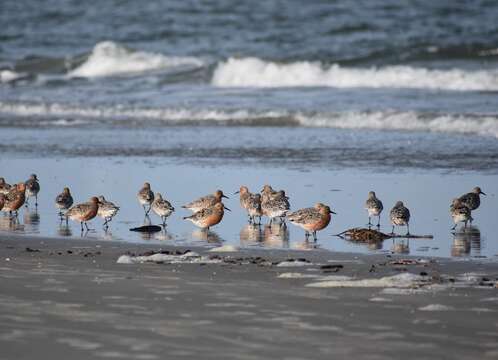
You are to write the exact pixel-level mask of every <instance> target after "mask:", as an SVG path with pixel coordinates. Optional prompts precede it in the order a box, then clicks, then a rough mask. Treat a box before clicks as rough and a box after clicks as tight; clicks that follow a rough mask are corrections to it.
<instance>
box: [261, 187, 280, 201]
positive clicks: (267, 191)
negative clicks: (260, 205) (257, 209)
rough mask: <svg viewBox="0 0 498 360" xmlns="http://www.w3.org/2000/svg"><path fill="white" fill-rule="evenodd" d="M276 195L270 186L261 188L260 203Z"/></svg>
mask: <svg viewBox="0 0 498 360" xmlns="http://www.w3.org/2000/svg"><path fill="white" fill-rule="evenodd" d="M276 193H277V191H275V190H273V188H272V187H271V186H270V185H265V186H263V189H262V190H261V202H265V201H268V200H270V197H271V196H272V195H275V194H276Z"/></svg>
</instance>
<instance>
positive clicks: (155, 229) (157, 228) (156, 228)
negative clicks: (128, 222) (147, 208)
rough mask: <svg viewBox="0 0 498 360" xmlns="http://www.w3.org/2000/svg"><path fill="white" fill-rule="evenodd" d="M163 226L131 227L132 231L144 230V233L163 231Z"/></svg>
mask: <svg viewBox="0 0 498 360" xmlns="http://www.w3.org/2000/svg"><path fill="white" fill-rule="evenodd" d="M161 230H162V228H161V227H160V226H159V225H144V226H139V227H136V228H131V229H130V231H137V232H144V233H155V232H159V231H161Z"/></svg>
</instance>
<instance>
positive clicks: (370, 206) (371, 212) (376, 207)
mask: <svg viewBox="0 0 498 360" xmlns="http://www.w3.org/2000/svg"><path fill="white" fill-rule="evenodd" d="M365 209H367V211H368V225H372V222H371V218H372V216H377V217H378V221H377V227H380V214H381V213H382V210H383V209H384V206H383V205H382V201H380V200H379V199H378V198H377V196H376V195H375V192H374V191H370V192H369V193H368V199H367V201H366V202H365Z"/></svg>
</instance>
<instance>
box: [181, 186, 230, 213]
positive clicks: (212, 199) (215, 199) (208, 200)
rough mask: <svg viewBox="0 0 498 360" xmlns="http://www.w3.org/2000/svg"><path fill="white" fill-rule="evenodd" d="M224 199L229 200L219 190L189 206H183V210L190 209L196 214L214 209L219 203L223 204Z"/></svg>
mask: <svg viewBox="0 0 498 360" xmlns="http://www.w3.org/2000/svg"><path fill="white" fill-rule="evenodd" d="M222 198H226V199H228V196H226V195H224V194H223V191H221V190H217V191H216V192H215V193H214V194H211V195H206V196H203V197H201V198H199V199H197V200H194V201H192V202H191V203H189V204H187V205H183V206H182V208H184V209H188V210H190V211H192V212H194V213H196V212H199V211H201V210H202V209H206V208H208V207H212V206H213V205H215V204H217V203H221V200H222Z"/></svg>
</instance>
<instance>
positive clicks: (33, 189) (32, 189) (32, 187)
mask: <svg viewBox="0 0 498 360" xmlns="http://www.w3.org/2000/svg"><path fill="white" fill-rule="evenodd" d="M24 184H25V185H26V206H28V199H29V198H30V197H32V196H34V197H35V206H38V193H39V192H40V183H39V182H38V178H37V177H36V174H31V176H30V177H29V179H28V180H26V182H25V183H24Z"/></svg>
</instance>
